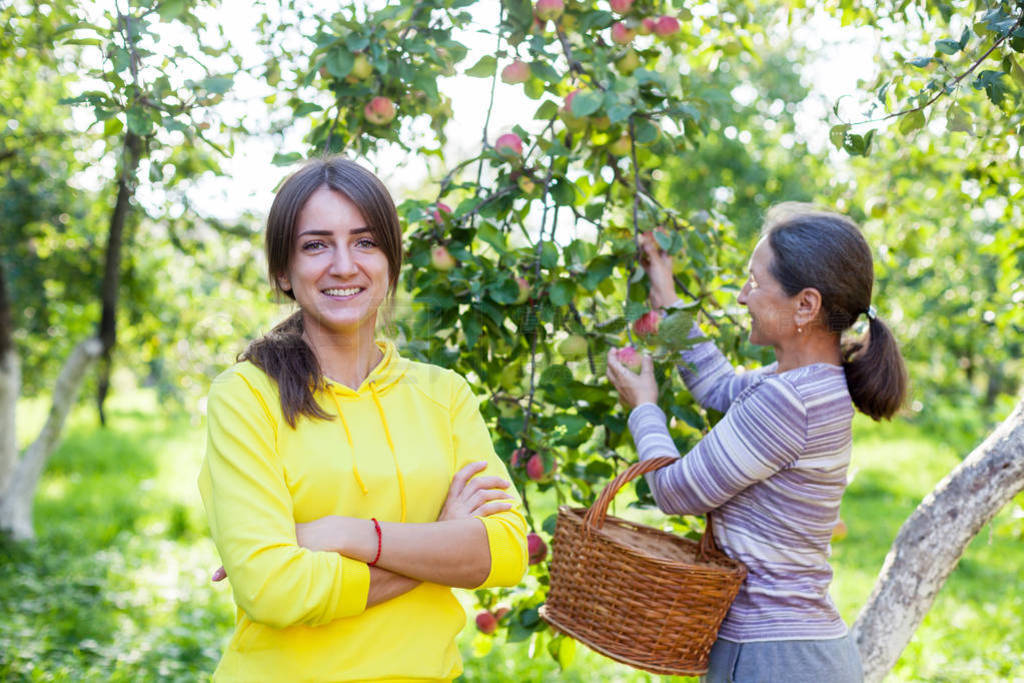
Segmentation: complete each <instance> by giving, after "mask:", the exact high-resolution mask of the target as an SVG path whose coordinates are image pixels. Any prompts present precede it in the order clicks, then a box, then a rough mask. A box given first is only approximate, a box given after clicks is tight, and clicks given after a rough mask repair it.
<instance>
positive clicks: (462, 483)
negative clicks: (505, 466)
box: [212, 461, 513, 607]
mask: <svg viewBox="0 0 1024 683" xmlns="http://www.w3.org/2000/svg"><path fill="white" fill-rule="evenodd" d="M486 467H487V463H486V462H485V461H479V462H472V463H470V464H468V465H466V466H465V467H463V468H462V469H461V470H459V471H458V472H457V473H456V474H455V476H454V477H453V478H452V482H451V485H450V486H449V488H448V496H447V498H446V500H445V503H444V506H443V507H442V509H441V513H440V514H439V515H438V517H437V521H436V522H430V523H420V524H417V523H402V522H381V523H380V528H381V537H380V558H379V559H378V560H377V563H376V565H375V566H373V567H370V568H369V570H370V587H369V592H368V594H367V599H366V606H367V607H372V606H373V605H377V604H380V603H382V602H386V601H388V600H391V599H393V598H396V597H398V596H400V595H403V594H404V593H407V592H408V591H410V590H412V589H413V588H415V587H416V586H418V585H419V584H420V583H422V582H424V581H426V582H430V583H437V584H441V585H445V586H453V587H456V588H474V587H476V586H479V585H480V584H482V583H483V582H484V581H485V580H486V578H487V576H488V575H489V574H490V571H491V556H490V552H489V546H488V540H487V530H486V529H485V527H484V524H483V522H482V521H480V520H479V519H477V518H478V517H486V516H488V515H493V514H496V513H499V512H504V511H506V510H510V509H512V505H513V504H512V502H511V501H510V500H508V499H507V494H506V493H505V491H504V490H503V489H507V488H508V487H509V486H510V484H509V482H508V481H507V480H505V479H503V478H501V477H498V476H494V475H485V476H475V475H477V474H478V473H480V472H482V471H483V470H484V469H485V468H486ZM295 535H296V540H297V542H298V544H299V546H301V547H303V548H307V549H309V550H315V551H325V552H336V553H338V554H340V555H344V556H345V557H349V558H351V559H354V560H359V561H361V562H367V563H369V562H372V561H373V559H374V558H375V557H376V555H377V547H378V538H377V530H376V528H375V526H374V524H373V522H372V521H371V520H368V519H360V518H357V517H342V516H338V515H328V516H326V517H321V518H320V519H317V520H313V521H312V522H307V523H304V524H296V525H295ZM226 577H227V572H226V571H225V570H224V567H223V566H221V567H218V568H217V570H216V571H215V572H214V573H213V577H212V578H213V581H221V580H223V579H224V578H226Z"/></svg>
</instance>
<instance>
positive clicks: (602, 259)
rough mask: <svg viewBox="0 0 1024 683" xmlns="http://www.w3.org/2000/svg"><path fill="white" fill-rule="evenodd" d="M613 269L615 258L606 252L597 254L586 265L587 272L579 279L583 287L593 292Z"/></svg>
mask: <svg viewBox="0 0 1024 683" xmlns="http://www.w3.org/2000/svg"><path fill="white" fill-rule="evenodd" d="M614 270H615V260H614V259H613V258H612V257H611V256H608V255H606V254H602V255H601V256H598V257H597V258H595V259H594V260H593V261H591V262H590V265H589V266H588V267H587V272H586V273H584V274H583V277H582V278H581V279H580V284H582V285H583V287H584V289H586V290H588V291H591V292H593V291H594V290H595V289H597V287H598V285H600V284H601V283H602V282H604V281H605V280H606V279H608V277H609V276H610V275H611V274H612V271H614Z"/></svg>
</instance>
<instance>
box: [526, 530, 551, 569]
mask: <svg viewBox="0 0 1024 683" xmlns="http://www.w3.org/2000/svg"><path fill="white" fill-rule="evenodd" d="M526 552H527V554H528V555H529V556H530V564H539V563H541V562H543V561H544V560H546V559H547V557H548V544H547V543H545V542H544V539H543V538H541V537H540V536H538V535H537V534H535V533H533V532H532V531H531V532H530V533H528V534H527V535H526Z"/></svg>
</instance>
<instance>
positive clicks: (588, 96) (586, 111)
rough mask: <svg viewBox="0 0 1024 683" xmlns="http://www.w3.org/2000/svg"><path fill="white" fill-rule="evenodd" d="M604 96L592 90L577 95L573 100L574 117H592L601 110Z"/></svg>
mask: <svg viewBox="0 0 1024 683" xmlns="http://www.w3.org/2000/svg"><path fill="white" fill-rule="evenodd" d="M603 99H604V98H603V96H602V95H601V93H600V92H594V91H592V90H589V91H586V92H579V93H576V96H575V97H573V98H572V115H573V116H575V117H578V118H579V117H583V116H590V115H591V114H593V113H594V112H595V111H597V110H598V109H600V108H601V102H602V100H603Z"/></svg>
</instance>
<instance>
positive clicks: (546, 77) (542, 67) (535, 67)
mask: <svg viewBox="0 0 1024 683" xmlns="http://www.w3.org/2000/svg"><path fill="white" fill-rule="evenodd" d="M530 73H531V74H533V75H534V76H536V77H537V78H539V79H540V80H542V81H544V82H545V83H550V84H551V85H554V84H555V83H558V82H559V81H560V80H562V76H561V75H560V74H559V73H558V72H557V71H555V68H554V67H553V66H551V65H550V64H548V63H547V62H544V61H541V60H539V59H537V60H534V61H532V62H530Z"/></svg>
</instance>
